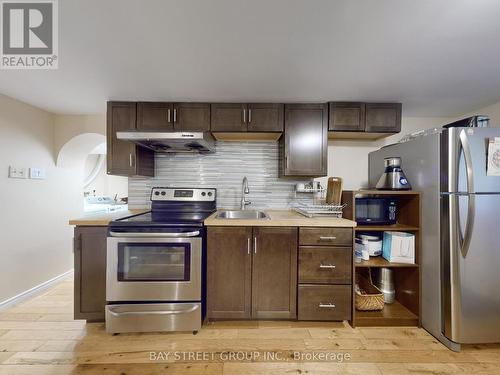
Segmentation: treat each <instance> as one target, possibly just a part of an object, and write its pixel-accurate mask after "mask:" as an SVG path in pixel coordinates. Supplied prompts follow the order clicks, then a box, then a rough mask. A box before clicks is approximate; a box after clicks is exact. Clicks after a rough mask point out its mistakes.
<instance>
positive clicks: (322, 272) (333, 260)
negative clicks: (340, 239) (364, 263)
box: [299, 246, 352, 284]
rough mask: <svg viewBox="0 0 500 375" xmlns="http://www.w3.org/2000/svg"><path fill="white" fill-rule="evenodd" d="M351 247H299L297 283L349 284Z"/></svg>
mask: <svg viewBox="0 0 500 375" xmlns="http://www.w3.org/2000/svg"><path fill="white" fill-rule="evenodd" d="M351 259H352V248H351V247H319V246H308V247H300V248H299V283H309V284H350V283H351V275H352V263H351Z"/></svg>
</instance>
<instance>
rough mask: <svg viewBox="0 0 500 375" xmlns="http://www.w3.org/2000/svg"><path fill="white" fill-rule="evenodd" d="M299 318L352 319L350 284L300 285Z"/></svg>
mask: <svg viewBox="0 0 500 375" xmlns="http://www.w3.org/2000/svg"><path fill="white" fill-rule="evenodd" d="M298 302H299V303H298V305H299V308H298V320H350V319H351V309H352V302H351V286H350V285H299V300H298Z"/></svg>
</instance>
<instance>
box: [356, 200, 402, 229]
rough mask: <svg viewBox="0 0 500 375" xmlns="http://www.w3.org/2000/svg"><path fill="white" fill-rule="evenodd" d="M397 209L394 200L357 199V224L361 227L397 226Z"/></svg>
mask: <svg viewBox="0 0 500 375" xmlns="http://www.w3.org/2000/svg"><path fill="white" fill-rule="evenodd" d="M396 207H397V200H396V199H394V198H356V215H355V216H356V222H357V223H358V224H360V225H367V224H368V225H369V224H373V225H375V224H378V225H391V224H396Z"/></svg>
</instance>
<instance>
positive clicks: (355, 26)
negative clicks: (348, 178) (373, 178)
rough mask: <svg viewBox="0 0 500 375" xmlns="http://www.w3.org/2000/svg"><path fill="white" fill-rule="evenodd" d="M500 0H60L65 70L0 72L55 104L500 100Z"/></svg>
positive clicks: (53, 107) (15, 92) (426, 104)
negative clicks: (144, 101) (136, 101)
mask: <svg viewBox="0 0 500 375" xmlns="http://www.w3.org/2000/svg"><path fill="white" fill-rule="evenodd" d="M499 14H500V1H497V0H467V1H465V0H419V1H414V0H378V1H373V0H364V1H362V0H336V1H333V0H309V1H306V0H247V1H244V0H176V1H174V0H148V1H138V0H106V1H102V0H60V1H59V69H58V70H54V71H26V70H24V71H6V70H2V71H0V92H1V93H2V94H5V95H8V96H11V97H14V98H16V99H20V100H22V101H25V102H27V103H30V104H33V105H35V106H38V107H41V108H43V109H46V110H49V111H51V112H55V113H71V114H82V113H103V112H104V111H105V101H106V100H109V99H122V100H166V101H167V100H189V101H308V102H309V101H328V100H362V101H401V102H402V103H403V111H404V115H406V116H454V115H459V114H462V113H466V112H469V111H472V110H474V109H477V108H480V107H482V106H485V105H488V104H491V103H494V102H498V101H500V43H499V39H500V22H499V21H498V15H499Z"/></svg>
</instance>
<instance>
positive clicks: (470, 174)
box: [457, 129, 474, 194]
mask: <svg viewBox="0 0 500 375" xmlns="http://www.w3.org/2000/svg"><path fill="white" fill-rule="evenodd" d="M460 145H461V146H462V150H463V153H464V159H465V174H466V175H467V193H469V194H472V193H474V169H473V168H472V154H471V152H470V145H469V139H468V138H467V134H466V133H465V130H463V129H462V131H461V132H460ZM458 176H459V173H458V171H457V178H458Z"/></svg>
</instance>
